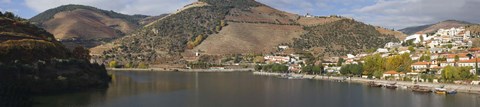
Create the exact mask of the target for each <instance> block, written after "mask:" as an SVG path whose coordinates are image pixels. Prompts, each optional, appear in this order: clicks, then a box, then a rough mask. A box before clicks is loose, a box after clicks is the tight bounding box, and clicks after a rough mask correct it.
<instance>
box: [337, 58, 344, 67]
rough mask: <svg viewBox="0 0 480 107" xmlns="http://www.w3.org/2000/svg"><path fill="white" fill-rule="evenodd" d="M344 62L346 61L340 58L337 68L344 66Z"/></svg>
mask: <svg viewBox="0 0 480 107" xmlns="http://www.w3.org/2000/svg"><path fill="white" fill-rule="evenodd" d="M343 62H345V59H343V58H339V59H338V62H337V66H342V64H343Z"/></svg>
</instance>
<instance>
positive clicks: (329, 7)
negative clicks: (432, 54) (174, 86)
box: [0, 0, 480, 29]
mask: <svg viewBox="0 0 480 107" xmlns="http://www.w3.org/2000/svg"><path fill="white" fill-rule="evenodd" d="M194 1H196V0H0V11H12V12H14V13H15V14H18V15H19V16H21V17H23V18H30V17H32V16H34V15H36V14H38V13H40V12H42V11H45V10H47V9H50V8H55V7H58V6H60V5H65V4H83V5H90V6H94V7H98V8H101V9H105V10H113V11H117V12H120V13H124V14H145V15H159V14H163V13H170V12H174V11H175V10H177V9H179V8H181V7H182V6H184V5H186V4H189V3H192V2H194ZM257 1H258V2H261V3H264V4H267V5H269V6H272V7H274V8H277V9H279V10H283V11H287V12H292V13H296V14H301V15H303V14H306V13H310V14H313V15H318V16H326V15H342V16H347V17H351V18H354V19H356V20H360V21H362V22H365V23H367V24H372V25H376V26H382V27H386V28H395V29H401V28H404V27H409V26H417V25H423V24H431V23H436V22H439V21H443V20H448V19H456V20H463V21H468V22H473V23H479V22H480V18H478V17H480V12H477V10H480V0H257Z"/></svg>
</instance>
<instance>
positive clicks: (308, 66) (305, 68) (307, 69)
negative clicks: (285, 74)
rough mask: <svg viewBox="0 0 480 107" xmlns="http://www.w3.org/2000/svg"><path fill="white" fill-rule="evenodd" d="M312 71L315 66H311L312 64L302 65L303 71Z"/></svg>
mask: <svg viewBox="0 0 480 107" xmlns="http://www.w3.org/2000/svg"><path fill="white" fill-rule="evenodd" d="M312 71H313V66H311V65H307V66H303V67H302V72H305V73H310V72H312Z"/></svg>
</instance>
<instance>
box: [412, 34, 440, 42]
mask: <svg viewBox="0 0 480 107" xmlns="http://www.w3.org/2000/svg"><path fill="white" fill-rule="evenodd" d="M420 36H422V37H423V41H428V40H431V39H433V37H434V36H427V34H413V35H410V36H407V38H405V42H406V41H409V40H413V43H420V42H421V39H420Z"/></svg>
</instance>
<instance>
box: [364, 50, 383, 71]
mask: <svg viewBox="0 0 480 107" xmlns="http://www.w3.org/2000/svg"><path fill="white" fill-rule="evenodd" d="M363 61H364V63H363V74H365V75H369V76H372V75H373V73H374V71H385V59H384V58H382V57H381V56H380V54H375V55H371V56H367V57H365V58H364V60H363Z"/></svg>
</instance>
